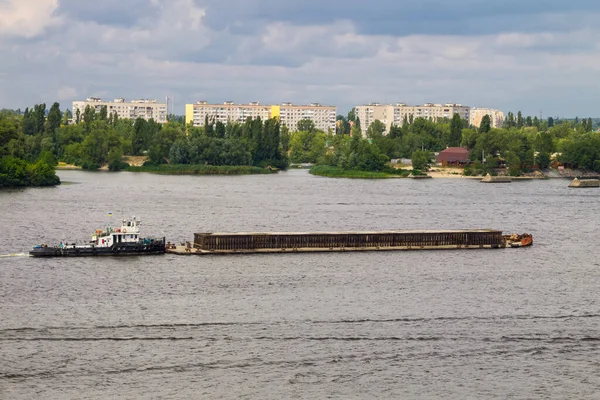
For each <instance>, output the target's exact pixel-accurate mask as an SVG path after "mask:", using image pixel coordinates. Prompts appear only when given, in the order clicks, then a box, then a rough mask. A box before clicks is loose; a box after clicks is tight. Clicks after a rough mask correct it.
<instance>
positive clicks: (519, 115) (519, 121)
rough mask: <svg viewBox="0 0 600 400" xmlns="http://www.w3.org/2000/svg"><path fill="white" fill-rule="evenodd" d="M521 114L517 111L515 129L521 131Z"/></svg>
mask: <svg viewBox="0 0 600 400" xmlns="http://www.w3.org/2000/svg"><path fill="white" fill-rule="evenodd" d="M523 124H524V122H523V114H521V111H519V112H518V113H517V129H521V128H522V127H523Z"/></svg>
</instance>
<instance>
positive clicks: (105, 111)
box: [98, 105, 108, 121]
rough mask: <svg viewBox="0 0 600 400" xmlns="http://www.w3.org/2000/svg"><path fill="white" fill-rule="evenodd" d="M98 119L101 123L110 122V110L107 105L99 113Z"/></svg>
mask: <svg viewBox="0 0 600 400" xmlns="http://www.w3.org/2000/svg"><path fill="white" fill-rule="evenodd" d="M98 119H99V120H100V121H106V120H108V108H107V107H106V105H103V106H101V107H100V112H99V113H98Z"/></svg>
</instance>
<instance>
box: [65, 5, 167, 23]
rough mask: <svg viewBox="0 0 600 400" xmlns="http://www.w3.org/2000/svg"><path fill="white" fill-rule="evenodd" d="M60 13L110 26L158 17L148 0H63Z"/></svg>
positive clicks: (75, 18) (79, 19) (78, 19)
mask: <svg viewBox="0 0 600 400" xmlns="http://www.w3.org/2000/svg"><path fill="white" fill-rule="evenodd" d="M60 13H61V14H63V15H65V16H67V17H69V18H71V19H73V20H76V21H93V22H96V23H98V24H102V25H109V26H131V25H134V24H135V23H136V22H137V21H139V20H140V19H142V18H152V17H156V15H157V9H156V8H154V7H151V6H149V2H148V0H99V1H81V0H61V1H60Z"/></svg>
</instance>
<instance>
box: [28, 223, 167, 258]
mask: <svg viewBox="0 0 600 400" xmlns="http://www.w3.org/2000/svg"><path fill="white" fill-rule="evenodd" d="M140 223H141V221H140V220H139V219H137V218H136V217H131V218H128V219H124V220H123V221H122V223H121V226H120V227H110V226H108V227H106V228H105V229H98V230H96V231H95V232H94V234H93V235H92V240H91V241H90V242H89V243H88V244H84V245H77V244H65V243H62V242H61V243H60V244H59V245H56V246H48V245H46V244H43V245H39V246H34V247H33V249H32V250H31V251H30V252H29V255H31V256H33V257H85V256H138V255H149V254H162V253H164V252H165V251H166V242H165V238H164V237H163V238H161V239H158V238H143V237H140Z"/></svg>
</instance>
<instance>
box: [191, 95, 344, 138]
mask: <svg viewBox="0 0 600 400" xmlns="http://www.w3.org/2000/svg"><path fill="white" fill-rule="evenodd" d="M336 112H337V109H336V107H334V106H323V105H321V104H319V103H312V104H309V105H294V104H292V103H282V104H280V105H262V104H260V103H259V102H251V103H248V104H234V102H232V101H226V102H224V103H223V104H210V103H208V102H206V101H199V102H197V103H194V104H186V106H185V120H186V123H193V125H194V126H204V121H205V120H206V117H209V118H214V121H215V122H217V121H220V122H222V123H224V124H226V123H227V122H229V121H231V122H239V123H243V122H244V121H246V119H247V118H248V117H250V118H257V117H260V118H261V119H263V120H265V119H269V118H274V117H277V118H279V121H280V122H281V124H282V125H286V126H287V127H288V128H290V130H292V131H294V130H296V125H297V124H298V121H300V120H302V119H310V120H312V121H313V122H314V123H315V127H316V128H317V129H320V130H323V131H325V132H327V131H328V130H329V129H332V130H335V118H336Z"/></svg>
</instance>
